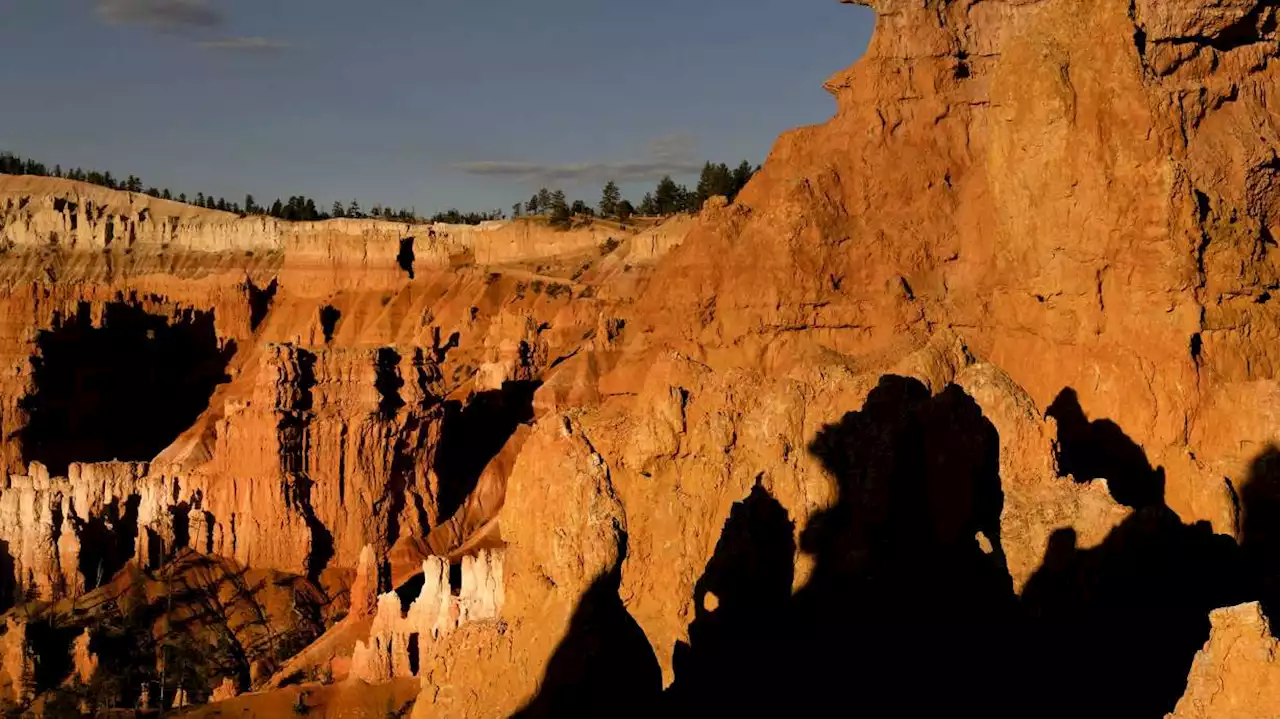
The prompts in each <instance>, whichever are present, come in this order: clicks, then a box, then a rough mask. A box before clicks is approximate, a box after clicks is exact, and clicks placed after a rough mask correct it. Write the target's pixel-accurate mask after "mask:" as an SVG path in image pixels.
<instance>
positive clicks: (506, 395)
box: [435, 381, 541, 519]
mask: <svg viewBox="0 0 1280 719" xmlns="http://www.w3.org/2000/svg"><path fill="white" fill-rule="evenodd" d="M540 385H541V383H540V382H536V381H516V382H506V383H504V384H503V385H502V389H496V390H490V391H488V392H480V393H477V394H475V395H473V396H472V397H471V401H470V402H468V403H467V404H466V406H463V404H462V403H461V402H458V401H449V402H445V404H444V424H443V427H442V428H441V432H440V444H439V448H438V449H437V451H436V458H435V470H436V475H437V476H438V477H439V478H440V518H441V519H446V518H448V517H452V516H453V514H454V513H455V512H457V511H458V508H460V507H461V506H462V503H463V502H465V501H466V499H467V496H468V495H470V494H471V491H472V490H474V489H475V488H476V483H477V482H478V481H479V479H480V474H481V473H482V472H484V468H485V467H486V466H488V464H489V462H490V461H491V460H492V459H493V458H494V457H496V456H497V454H498V452H499V451H501V450H502V447H503V445H505V444H506V443H507V440H508V439H510V438H511V435H513V434H515V431H516V428H517V427H519V426H520V425H521V424H525V423H527V422H530V421H532V420H533V393H534V392H535V391H537V389H538V387H539V386H540Z"/></svg>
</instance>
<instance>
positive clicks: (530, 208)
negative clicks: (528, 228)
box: [524, 195, 538, 215]
mask: <svg viewBox="0 0 1280 719" xmlns="http://www.w3.org/2000/svg"><path fill="white" fill-rule="evenodd" d="M524 211H525V214H527V215H536V214H538V196H537V195H534V196H533V197H530V198H529V201H528V202H526V203H525V205H524Z"/></svg>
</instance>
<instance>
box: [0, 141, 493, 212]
mask: <svg viewBox="0 0 1280 719" xmlns="http://www.w3.org/2000/svg"><path fill="white" fill-rule="evenodd" d="M0 175H37V176H40V177H59V178H63V179H67V180H77V181H79V182H87V183H89V184H93V185H98V186H99V187H105V188H107V189H110V190H122V191H124V192H137V193H139V194H144V195H149V196H151V197H154V198H156V199H160V200H172V201H174V202H182V203H184V204H188V205H194V206H196V207H203V208H206V209H209V210H221V211H222V212H234V213H236V214H238V215H240V216H241V217H246V216H248V215H266V216H268V217H275V218H277V219H281V220H286V221H290V222H305V221H313V220H327V219H330V218H333V217H350V218H355V219H382V220H399V221H403V222H420V221H422V218H420V217H418V213H417V211H416V210H414V209H399V210H394V209H392V208H391V206H390V205H385V206H384V205H381V204H374V205H373V207H372V209H371V210H369V212H365V211H364V210H363V209H361V207H360V203H359V202H358V201H356V200H352V201H351V203H350V204H349V205H343V204H342V203H341V202H335V203H333V206H332V207H331V209H330V211H329V212H325V211H323V210H320V209H319V207H318V206H317V205H316V202H315V200H313V199H311V198H310V197H306V196H305V195H295V196H292V197H290V198H289V199H288V200H279V199H277V200H276V201H275V202H273V203H271V204H269V205H260V204H258V202H257V201H256V200H255V199H254V197H253V195H245V198H244V202H243V203H240V202H234V201H233V202H228V201H227V199H226V198H225V197H215V196H214V195H213V194H212V193H210V194H208V195H206V194H205V193H203V192H197V193H196V194H195V196H194V197H188V196H187V194H186V193H185V192H180V193H177V194H174V193H173V192H171V191H170V190H169V188H167V187H166V188H164V189H159V188H156V187H147V186H146V185H145V184H144V183H143V182H142V179H141V178H139V177H138V176H136V175H129V176H128V177H126V178H124V179H123V180H120V179H117V178H116V177H115V176H113V175H112V174H111V173H110V172H98V171H97V170H88V171H86V170H83V169H81V168H79V167H76V168H72V169H70V170H65V171H64V170H63V169H62V166H61V165H54V166H53V169H49V166H48V165H45V164H44V163H42V162H36V161H35V160H30V159H25V158H22V157H18V156H17V155H14V154H13V153H9V152H5V153H0ZM455 212H456V211H455ZM442 214H443V213H442ZM479 214H480V213H467V214H466V215H461V217H462V218H463V219H462V221H463V222H470V221H471V220H470V218H471V217H472V216H473V215H479ZM475 222H476V223H478V222H479V220H475Z"/></svg>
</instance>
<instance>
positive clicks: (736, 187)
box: [729, 160, 760, 201]
mask: <svg viewBox="0 0 1280 719" xmlns="http://www.w3.org/2000/svg"><path fill="white" fill-rule="evenodd" d="M759 170H760V168H759V167H755V168H753V167H752V166H751V163H750V162H747V161H746V160H743V161H742V164H741V165H738V168H737V169H736V170H734V171H733V175H732V177H731V178H730V180H731V183H732V184H731V187H732V188H733V192H732V194H731V195H730V196H729V200H730V201H733V200H736V199H738V193H739V192H742V188H744V187H746V186H747V183H748V182H750V181H751V178H752V177H754V176H755V174H756V173H757V172H759Z"/></svg>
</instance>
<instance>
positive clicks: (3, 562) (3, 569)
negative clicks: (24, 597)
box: [0, 539, 18, 614]
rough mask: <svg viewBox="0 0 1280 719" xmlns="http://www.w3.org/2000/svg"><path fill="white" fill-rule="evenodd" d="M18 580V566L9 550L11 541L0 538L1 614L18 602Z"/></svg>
mask: <svg viewBox="0 0 1280 719" xmlns="http://www.w3.org/2000/svg"><path fill="white" fill-rule="evenodd" d="M17 580H18V575H17V567H15V566H14V564H13V553H12V552H10V551H9V543H8V542H6V541H4V540H3V539H0V614H3V613H4V612H7V611H9V608H10V607H12V606H13V605H14V603H15V602H17V600H18V597H17V591H18V583H17Z"/></svg>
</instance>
